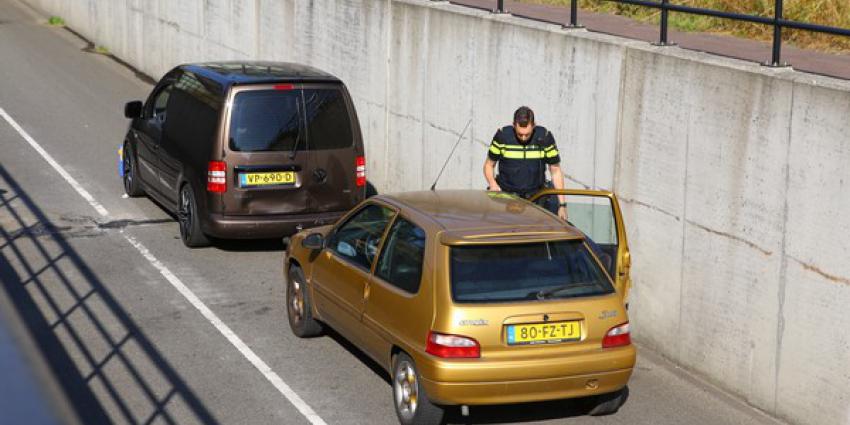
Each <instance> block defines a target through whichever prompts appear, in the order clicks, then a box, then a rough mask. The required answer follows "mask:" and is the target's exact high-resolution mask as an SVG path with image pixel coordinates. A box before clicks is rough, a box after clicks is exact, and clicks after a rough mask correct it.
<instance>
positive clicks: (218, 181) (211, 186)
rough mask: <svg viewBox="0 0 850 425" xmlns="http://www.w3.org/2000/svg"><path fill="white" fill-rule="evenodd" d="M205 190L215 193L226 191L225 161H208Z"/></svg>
mask: <svg viewBox="0 0 850 425" xmlns="http://www.w3.org/2000/svg"><path fill="white" fill-rule="evenodd" d="M207 191H209V192H215V193H224V192H227V163H226V162H224V161H210V163H209V165H208V166H207Z"/></svg>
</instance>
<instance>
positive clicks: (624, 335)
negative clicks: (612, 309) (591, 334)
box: [602, 322, 632, 348]
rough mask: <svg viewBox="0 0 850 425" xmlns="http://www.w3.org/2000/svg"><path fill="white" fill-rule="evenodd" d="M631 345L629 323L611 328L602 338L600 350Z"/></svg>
mask: <svg viewBox="0 0 850 425" xmlns="http://www.w3.org/2000/svg"><path fill="white" fill-rule="evenodd" d="M631 343H632V337H631V333H630V332H629V322H626V323H623V324H622V325H617V326H614V327H613V328H611V329H610V330H609V331H608V333H607V334H605V338H602V348H613V347H622V346H624V345H629V344H631Z"/></svg>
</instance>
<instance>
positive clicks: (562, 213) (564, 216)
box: [558, 207, 567, 221]
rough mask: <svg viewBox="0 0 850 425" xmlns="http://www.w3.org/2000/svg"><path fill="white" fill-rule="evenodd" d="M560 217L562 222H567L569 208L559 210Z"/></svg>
mask: <svg viewBox="0 0 850 425" xmlns="http://www.w3.org/2000/svg"><path fill="white" fill-rule="evenodd" d="M558 217H561V220H564V221H567V207H560V208H558Z"/></svg>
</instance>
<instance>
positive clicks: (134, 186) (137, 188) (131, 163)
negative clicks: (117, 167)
mask: <svg viewBox="0 0 850 425" xmlns="http://www.w3.org/2000/svg"><path fill="white" fill-rule="evenodd" d="M121 152H122V153H121V162H122V165H121V167H122V168H123V174H124V175H123V176H122V180H123V182H124V193H126V194H127V196H129V197H131V198H136V197H139V196H142V195H144V194H145V191H144V189H142V182H140V181H139V177H138V174H137V173H136V164H137V162H136V156H135V155H134V154H133V150H132V148H131V147H130V144H129V143H124V148H122V150H121Z"/></svg>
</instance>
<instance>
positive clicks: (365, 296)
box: [363, 282, 371, 302]
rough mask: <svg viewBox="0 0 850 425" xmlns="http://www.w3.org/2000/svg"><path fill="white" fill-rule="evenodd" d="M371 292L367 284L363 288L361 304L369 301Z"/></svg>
mask: <svg viewBox="0 0 850 425" xmlns="http://www.w3.org/2000/svg"><path fill="white" fill-rule="evenodd" d="M370 292H371V287H370V286H369V282H366V284H365V285H364V286H363V302H366V300H368V299H369V293H370Z"/></svg>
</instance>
